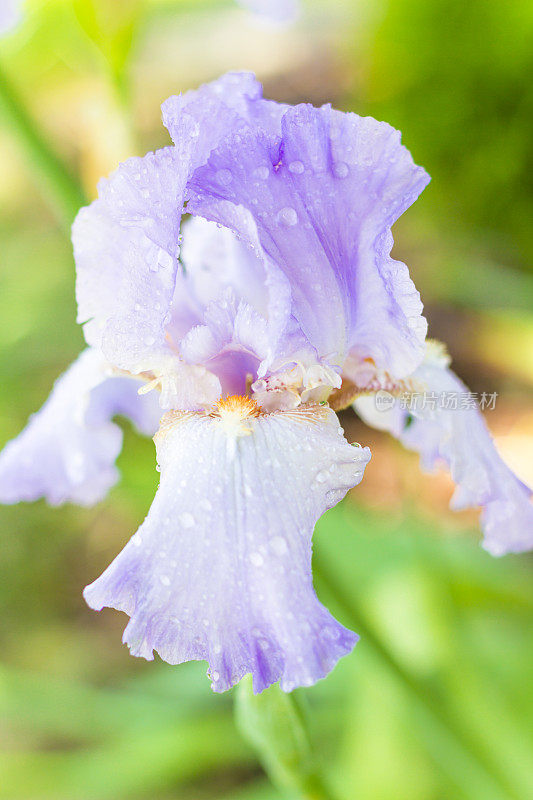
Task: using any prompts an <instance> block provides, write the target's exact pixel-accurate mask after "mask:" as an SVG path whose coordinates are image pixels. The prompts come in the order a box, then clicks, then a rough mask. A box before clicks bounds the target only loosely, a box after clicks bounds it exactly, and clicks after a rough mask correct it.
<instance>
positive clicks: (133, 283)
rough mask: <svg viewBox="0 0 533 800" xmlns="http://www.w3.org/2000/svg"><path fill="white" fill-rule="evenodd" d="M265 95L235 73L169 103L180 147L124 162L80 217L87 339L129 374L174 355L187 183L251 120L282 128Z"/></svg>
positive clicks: (81, 309)
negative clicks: (171, 333)
mask: <svg viewBox="0 0 533 800" xmlns="http://www.w3.org/2000/svg"><path fill="white" fill-rule="evenodd" d="M260 94H261V88H260V85H259V84H257V82H256V81H255V79H254V77H253V75H251V74H250V73H243V74H237V73H228V74H227V75H225V76H223V77H222V78H220V79H219V80H218V81H214V82H213V83H212V84H207V85H206V86H203V87H201V88H200V89H199V90H197V91H196V92H187V93H186V94H185V95H183V96H180V97H173V98H169V100H167V101H166V102H165V103H164V104H163V116H164V120H165V123H166V124H167V126H168V128H169V130H170V132H171V134H172V136H173V138H174V141H175V146H174V147H167V148H164V149H162V150H158V151H156V152H155V153H148V154H147V155H146V156H144V158H131V159H129V160H128V161H126V162H124V164H121V165H120V167H119V168H118V169H117V170H116V171H115V172H114V173H113V174H112V175H111V176H110V177H109V178H108V179H106V180H103V181H101V182H100V185H99V198H98V200H96V201H94V202H93V203H92V204H91V205H90V206H88V207H87V208H84V209H82V210H81V211H80V213H79V214H78V217H77V218H76V221H75V223H74V226H73V231H72V238H73V244H74V254H75V258H76V267H77V286H76V295H77V300H78V321H79V322H81V323H84V332H85V337H86V340H87V342H88V343H89V344H91V345H93V346H97V347H99V348H101V349H102V351H103V352H104V354H105V356H106V358H108V359H109V361H110V362H112V363H113V364H115V365H116V366H118V367H120V368H121V369H126V370H128V371H130V372H134V373H140V372H146V371H150V370H153V369H154V368H157V366H158V363H159V362H161V360H162V359H164V358H165V357H166V356H168V355H169V353H171V352H172V351H171V346H170V343H169V341H168V338H167V327H168V325H169V323H171V322H172V313H171V305H172V302H173V298H174V292H175V288H176V282H177V281H178V275H179V270H178V262H177V258H178V254H179V245H180V220H181V215H182V212H183V204H184V199H185V191H186V184H187V180H188V178H189V177H190V175H191V174H192V172H193V171H194V169H196V168H197V167H198V166H200V165H201V164H203V163H205V160H206V159H207V157H208V155H209V153H210V151H211V149H212V148H213V147H215V146H216V145H217V144H218V143H219V142H220V140H221V138H223V137H225V136H228V135H230V134H231V133H232V132H234V131H235V130H239V129H240V128H241V127H243V126H247V125H249V124H252V122H253V124H254V125H260V126H262V127H265V128H267V129H269V130H270V129H272V130H279V126H280V119H281V114H282V111H283V107H282V106H280V105H278V104H276V103H269V102H267V101H264V100H262V99H261V98H260ZM219 178H220V176H219ZM178 283H179V281H178ZM176 308H177V307H176V304H175V306H174V311H176Z"/></svg>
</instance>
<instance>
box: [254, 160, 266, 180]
mask: <svg viewBox="0 0 533 800" xmlns="http://www.w3.org/2000/svg"><path fill="white" fill-rule="evenodd" d="M252 174H253V176H254V178H259V179H260V180H262V181H266V179H267V178H268V176H269V175H270V170H269V168H268V167H266V166H265V165H264V164H263V165H262V166H260V167H256V168H255V169H254V171H253V173H252Z"/></svg>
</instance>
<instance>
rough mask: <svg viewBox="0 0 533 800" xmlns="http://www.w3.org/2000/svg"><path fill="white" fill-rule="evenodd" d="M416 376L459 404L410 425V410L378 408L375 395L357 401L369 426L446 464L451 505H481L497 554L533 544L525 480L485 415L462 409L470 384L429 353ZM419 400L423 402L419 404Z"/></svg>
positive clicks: (424, 412) (425, 462)
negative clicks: (516, 471)
mask: <svg viewBox="0 0 533 800" xmlns="http://www.w3.org/2000/svg"><path fill="white" fill-rule="evenodd" d="M412 377H413V379H414V380H415V381H416V382H417V383H418V384H419V385H420V386H421V387H423V388H424V389H425V390H426V391H427V392H428V393H434V395H436V396H437V398H438V401H439V402H440V401H441V400H442V399H443V398H444V399H445V397H446V395H447V394H448V395H450V394H451V395H455V396H456V397H458V401H457V403H458V407H457V408H453V407H452V408H439V407H437V408H435V409H433V408H431V407H429V406H428V407H426V408H425V409H424V408H417V409H416V410H415V411H414V412H413V416H412V417H411V419H410V423H409V425H407V426H406V421H407V417H408V412H407V410H402V409H401V408H400V406H399V405H398V402H396V404H395V405H394V406H393V407H392V408H390V409H388V410H387V411H381V410H377V409H376V404H375V400H374V397H361V398H359V399H358V400H356V401H355V403H354V407H355V410H356V411H357V412H358V414H359V415H360V416H361V417H362V418H363V419H364V420H365V421H366V422H368V424H369V425H373V426H374V427H378V428H380V429H382V430H388V431H389V432H390V433H392V434H393V435H394V436H397V437H398V438H399V440H400V441H401V442H402V444H404V445H405V446H406V447H408V448H409V449H410V450H415V451H416V452H418V453H420V458H421V463H422V467H423V468H424V469H425V470H428V471H430V470H434V469H435V468H437V467H438V466H439V465H440V464H443V463H444V464H445V465H446V466H447V467H448V468H449V470H450V473H451V477H452V479H453V481H454V483H455V484H456V489H455V493H454V495H453V498H452V501H451V507H452V508H454V509H455V510H460V509H463V508H468V507H476V506H481V507H482V513H481V527H482V530H483V534H484V540H483V547H484V548H485V549H486V550H488V551H489V552H490V553H492V554H493V555H504V554H505V553H520V552H523V551H525V550H530V549H532V548H533V505H532V503H531V494H532V493H531V489H530V488H529V487H528V486H526V485H525V484H523V483H522V481H520V480H519V479H518V478H517V477H516V476H515V475H514V474H513V472H512V471H511V470H510V469H509V467H507V465H506V464H505V463H504V461H503V460H502V459H501V457H500V456H499V454H498V451H497V450H496V447H495V445H494V442H493V441H492V437H491V435H490V433H489V431H488V429H487V427H486V425H485V422H484V420H483V417H482V415H481V414H480V412H479V411H478V410H477V409H476V408H472V407H466V408H461V406H460V400H461V397H464V396H467V395H468V389H467V387H466V386H465V385H464V383H462V381H460V380H459V378H458V377H457V376H456V375H455V374H454V373H453V372H452V371H451V370H450V369H449V368H448V366H447V361H446V360H442V359H440V360H439V359H435V358H431V357H429V358H426V361H425V362H424V363H423V364H422V365H421V366H420V367H419V368H418V369H417V370H416V371H415V372H414V374H413V376H412ZM419 405H420V404H419Z"/></svg>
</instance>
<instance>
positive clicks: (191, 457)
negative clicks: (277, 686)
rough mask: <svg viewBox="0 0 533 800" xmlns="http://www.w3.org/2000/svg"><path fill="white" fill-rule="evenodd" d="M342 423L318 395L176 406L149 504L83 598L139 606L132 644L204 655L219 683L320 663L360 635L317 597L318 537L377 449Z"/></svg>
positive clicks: (276, 675)
mask: <svg viewBox="0 0 533 800" xmlns="http://www.w3.org/2000/svg"><path fill="white" fill-rule="evenodd" d="M246 402H247V403H249V404H251V406H252V407H253V406H254V404H253V401H250V400H249V399H248V400H246ZM164 422H165V421H164ZM341 434H342V429H340V428H339V423H338V420H337V418H336V416H335V414H334V413H333V412H332V411H331V410H330V409H328V408H326V407H321V406H318V407H317V406H312V407H301V409H298V410H297V411H294V412H277V413H272V414H266V415H265V414H260V415H257V414H256V413H255V412H252V413H251V415H250V416H244V417H243V416H242V415H241V416H239V414H236V415H235V416H233V417H232V416H231V414H229V415H226V416H224V415H221V416H210V415H205V414H192V413H175V414H170V415H168V418H167V421H166V424H163V426H162V428H161V430H160V432H159V433H158V434H157V436H156V444H157V455H158V461H159V466H160V470H161V483H160V486H159V489H158V492H157V494H156V497H155V500H154V502H153V504H152V507H151V509H150V512H149V514H148V516H147V518H146V520H145V522H144V523H143V524H142V525H141V527H140V528H139V530H138V531H137V533H136V534H135V536H133V538H132V539H131V540H130V542H129V543H128V544H127V545H126V547H125V548H124V550H123V551H122V552H121V553H120V555H119V556H118V557H117V558H116V559H115V561H114V562H113V563H112V564H111V566H110V567H108V569H107V570H106V571H105V572H104V573H103V575H102V576H101V577H100V578H98V580H96V581H95V582H94V583H93V584H91V585H90V586H88V587H87V588H86V590H85V598H86V600H87V602H88V604H89V605H90V606H91V607H92V608H95V609H97V610H99V609H101V608H102V607H103V606H111V607H113V608H117V609H119V610H121V611H125V612H126V613H127V614H128V615H129V616H130V617H131V619H130V622H129V624H128V626H127V628H126V630H125V632H124V641H125V642H126V643H127V644H128V646H129V647H130V650H131V652H132V653H133V655H138V656H143V657H144V658H148V659H151V658H153V651H154V650H156V651H157V652H158V653H159V655H160V656H161V657H162V658H163V659H164V660H165V661H168V662H169V663H171V664H177V663H181V662H183V661H187V660H191V659H206V660H207V661H208V662H209V674H210V676H211V679H212V687H213V689H214V690H215V691H224V690H225V689H228V688H229V687H230V686H232V685H233V684H235V683H236V682H237V681H238V680H239V679H240V678H241V677H242V676H243V675H244V674H245V673H247V672H251V673H252V675H253V681H254V689H255V691H256V692H259V691H261V690H262V689H264V688H265V687H266V686H268V685H269V684H271V683H273V682H275V681H277V680H281V686H282V688H283V689H284V690H286V691H290V690H292V689H293V688H295V687H296V686H301V685H309V684H311V683H314V682H315V681H316V680H318V679H319V678H322V677H324V675H326V674H327V673H328V672H329V671H330V670H331V669H332V668H333V666H334V665H335V663H336V662H337V660H338V659H339V658H340V657H341V656H342V655H345V654H346V653H348V652H349V651H350V650H351V649H352V647H353V646H354V644H355V642H356V638H357V637H356V636H355V635H354V634H353V633H351V632H350V631H348V630H346V629H345V628H343V627H342V626H341V625H340V624H339V623H338V622H336V621H335V620H334V619H333V617H332V616H331V615H330V614H329V612H328V611H327V609H326V608H325V607H324V606H323V605H322V604H321V603H320V602H319V601H318V599H317V597H316V594H315V592H314V589H313V583H312V574H311V537H312V533H313V528H314V525H315V522H316V521H317V520H318V518H319V517H320V516H321V514H322V513H323V512H324V511H325V510H326V509H327V508H330V507H331V506H333V505H335V504H336V503H337V502H338V501H339V500H340V499H341V498H342V497H343V496H344V495H345V494H346V492H347V490H348V489H349V488H350V487H352V486H355V485H356V484H357V483H359V481H360V480H361V478H362V475H363V471H364V468H365V465H366V463H367V462H368V460H369V458H370V453H369V451H368V449H367V448H361V447H351V446H350V445H348V444H347V442H346V440H345V439H344V438H343V436H342V435H341Z"/></svg>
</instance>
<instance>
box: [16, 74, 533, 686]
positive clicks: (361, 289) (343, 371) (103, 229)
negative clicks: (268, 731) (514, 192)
mask: <svg viewBox="0 0 533 800" xmlns="http://www.w3.org/2000/svg"><path fill="white" fill-rule="evenodd" d="M163 120H164V122H165V125H166V127H167V128H168V130H169V132H170V134H171V137H172V139H173V142H174V145H173V146H169V147H166V148H164V149H162V150H159V151H156V152H155V153H149V154H148V155H146V156H145V157H144V158H132V159H129V160H128V161H126V162H125V163H124V164H122V165H121V166H120V167H119V168H118V170H117V171H116V172H115V173H113V174H112V175H111V176H110V177H109V178H108V179H106V180H103V181H102V182H101V184H100V186H99V197H98V199H97V200H95V201H94V202H93V203H92V204H91V205H90V206H89V207H88V208H84V209H82V210H81V211H80V213H79V215H78V218H77V219H76V222H75V224H74V227H73V242H74V252H75V258H76V267H77V287H76V292H77V300H78V309H79V314H78V321H79V322H80V323H82V324H83V326H84V333H85V338H86V340H87V344H88V349H87V350H86V351H85V353H83V354H82V355H81V356H80V358H79V359H78V360H77V361H76V363H75V364H74V365H73V366H72V367H71V368H70V370H69V371H68V372H67V373H66V374H65V375H64V376H63V377H62V378H61V379H60V380H59V381H58V383H57V385H56V387H55V388H54V391H53V393H52V395H51V397H50V399H49V401H48V402H47V404H46V405H45V406H44V408H43V409H42V411H41V412H39V414H37V415H35V416H34V417H33V418H32V420H31V421H30V423H29V425H28V427H27V428H26V430H25V431H24V432H23V433H22V434H21V435H20V436H19V437H18V438H17V439H15V440H14V441H13V442H11V443H9V444H8V445H7V447H6V448H5V450H4V451H3V453H2V455H1V456H0V499H2V500H3V501H4V502H17V501H18V500H22V499H24V500H31V499H35V498H36V497H39V496H45V497H46V498H47V499H48V500H49V501H50V502H52V503H61V502H64V501H66V500H70V501H73V502H79V503H91V502H96V501H97V500H98V499H100V498H101V497H102V496H103V494H104V493H105V491H106V490H107V489H108V488H109V486H110V485H112V483H113V482H114V481H115V480H116V477H117V475H116V470H115V467H114V460H115V458H116V456H117V453H118V451H119V449H120V444H121V439H120V430H119V429H118V428H117V426H116V425H115V424H114V423H113V422H112V417H113V416H114V415H115V414H117V413H120V414H125V415H127V416H130V417H131V418H132V419H133V421H134V422H135V424H136V425H137V427H138V428H139V429H140V430H141V431H143V432H146V433H153V432H154V431H155V430H156V428H157V427H158V422H159V430H158V432H157V433H156V435H155V437H154V438H155V443H156V449H157V460H158V465H159V469H160V472H161V481H160V485H159V488H158V491H157V494H156V497H155V499H154V502H153V505H152V507H151V509H150V512H149V514H148V516H147V518H146V520H145V521H144V523H143V524H142V525H141V527H140V528H139V530H138V531H137V533H136V534H135V535H134V536H133V537H132V539H131V540H130V542H129V543H128V544H127V545H126V547H125V548H124V550H123V551H122V552H121V553H120V554H119V555H118V556H117V558H116V559H115V560H114V561H113V563H112V564H111V565H110V566H109V567H108V569H107V570H106V571H105V572H104V573H103V575H102V576H101V577H100V578H98V579H97V580H96V581H95V582H94V583H92V584H91V585H90V586H88V587H87V588H86V590H85V598H86V600H87V602H88V603H89V605H90V606H91V607H93V608H96V609H101V608H102V607H103V606H111V607H113V608H117V609H120V610H122V611H125V612H126V613H127V614H128V615H129V617H130V621H129V623H128V625H127V627H126V630H125V633H124V641H125V642H126V643H127V644H128V646H129V648H130V650H131V652H132V653H133V654H134V655H139V656H143V657H145V658H148V659H151V658H153V651H154V650H156V651H157V652H158V653H159V654H160V655H161V657H162V658H164V659H165V660H166V661H168V662H169V663H172V664H177V663H181V662H183V661H186V660H190V659H206V660H207V661H208V662H209V675H210V677H211V681H212V686H213V688H214V689H215V690H216V691H224V690H225V689H228V688H229V687H230V686H232V685H234V684H235V683H236V682H237V681H238V680H240V678H241V677H242V676H243V675H244V674H245V673H247V672H251V673H252V675H253V681H254V689H255V691H261V690H262V689H263V688H265V687H266V686H268V685H270V684H271V683H273V682H275V681H278V680H279V681H280V683H281V686H282V688H283V689H285V690H287V691H289V690H291V689H293V688H295V687H296V686H302V685H310V684H312V683H314V682H315V681H316V680H318V679H319V678H321V677H323V676H325V675H326V674H327V673H328V672H329V671H330V670H331V669H332V668H333V666H334V665H335V663H336V662H337V660H338V659H339V658H340V657H341V656H342V655H344V654H346V653H348V652H349V651H350V650H351V649H352V647H353V645H354V644H355V641H356V639H357V637H356V635H355V634H353V633H351V632H350V631H348V630H346V629H345V628H343V627H342V626H341V625H340V624H339V623H338V622H336V621H335V620H334V619H333V617H332V616H331V615H330V614H329V612H328V611H327V609H326V608H324V606H322V605H321V603H320V602H319V601H318V599H317V597H316V595H315V592H314V589H313V584H312V574H311V539H312V533H313V528H314V525H315V523H316V521H317V520H318V518H319V517H320V516H321V515H322V513H323V512H324V511H325V510H326V509H327V508H330V507H332V506H333V505H335V504H336V503H337V502H339V500H341V499H342V497H344V495H345V494H346V492H347V491H348V489H350V488H351V487H353V486H355V485H357V484H358V483H359V482H360V481H361V479H362V477H363V472H364V469H365V466H366V464H367V463H368V461H369V459H370V453H369V450H368V448H364V447H361V446H359V445H356V446H351V445H349V444H348V442H347V441H346V439H345V438H344V436H343V430H342V428H341V427H340V426H339V422H338V419H337V417H336V415H335V413H334V410H333V409H336V410H337V409H340V408H343V407H347V406H348V405H351V404H352V403H354V402H355V404H356V407H357V409H358V410H359V411H360V413H361V414H362V415H363V416H366V417H368V418H369V421H370V422H371V423H372V424H378V425H380V426H381V427H386V428H388V429H389V430H391V431H392V432H393V433H395V434H396V435H398V436H400V438H401V439H402V441H404V442H405V444H406V445H407V446H410V447H414V448H415V449H418V450H420V452H422V454H423V455H424V457H425V460H426V462H427V463H431V464H433V463H434V462H436V461H438V460H442V459H443V460H445V461H446V462H447V463H448V465H449V466H450V469H451V471H452V475H453V477H454V479H455V480H456V482H457V484H458V490H457V502H458V505H461V506H464V505H468V504H475V505H482V506H484V512H483V517H482V520H483V526H484V530H485V537H486V541H485V546H486V547H487V548H488V549H490V550H491V551H492V552H495V553H503V552H507V551H516V550H524V549H527V548H528V547H531V546H532V545H533V541H532V529H533V525H532V518H533V512H532V506H531V504H530V502H529V495H530V492H529V490H528V489H526V487H524V486H523V485H522V484H521V483H520V482H519V481H518V480H517V479H516V478H515V477H514V476H513V475H512V474H511V473H510V471H509V470H508V469H507V467H505V465H504V464H503V462H501V460H500V459H499V457H498V456H497V454H496V452H495V450H494V447H493V445H492V442H491V439H490V436H489V434H488V432H487V431H486V429H485V428H484V425H483V422H482V419H481V417H480V416H479V415H478V414H477V412H475V411H474V412H469V413H468V418H466V417H464V415H461V414H457V415H456V416H451V412H450V413H448V414H446V413H435V414H431V415H420V416H419V417H417V418H416V421H415V423H414V424H413V425H411V426H409V428H407V427H406V421H407V415H406V414H403V415H398V413H396V411H395V412H394V413H392V414H385V415H384V416H382V417H381V418H380V419H379V420H377V419H375V414H373V413H372V407H369V406H368V403H369V402H372V400H373V395H374V394H375V393H376V392H377V391H378V390H380V389H386V390H387V391H389V392H391V393H392V394H393V395H394V394H395V393H398V392H399V391H400V390H402V389H404V388H405V387H406V386H408V385H410V383H411V382H413V381H417V382H418V384H423V385H424V386H425V387H426V388H427V389H428V390H435V391H441V390H442V388H443V387H446V386H448V385H451V384H453V385H454V386H455V385H456V384H457V383H458V379H457V378H455V376H453V374H452V373H451V372H450V371H449V369H448V365H447V362H446V361H445V360H443V358H441V359H440V360H439V359H438V358H437V359H435V358H432V356H431V352H432V351H431V348H429V349H428V345H427V343H426V328H427V326H426V321H425V319H424V318H423V316H422V304H421V302H420V297H419V295H418V292H417V291H416V289H415V287H414V285H413V283H412V281H411V279H410V277H409V273H408V270H407V267H406V266H405V264H402V263H401V262H398V261H395V260H394V259H392V258H391V256H390V251H391V247H392V236H391V232H390V228H391V226H392V224H393V223H394V222H395V220H396V219H397V218H398V217H399V216H400V215H401V214H402V213H403V212H404V211H405V210H406V209H407V208H408V207H409V206H410V205H411V203H412V202H414V200H415V199H416V197H417V196H418V195H419V194H420V192H421V191H422V189H423V188H424V186H425V185H426V184H427V182H428V176H427V174H426V173H425V172H424V170H423V169H421V168H420V167H417V166H416V165H415V164H414V163H413V161H412V159H411V156H410V154H409V152H408V151H407V150H406V149H405V147H403V146H402V145H401V143H400V136H399V133H398V132H397V131H395V130H394V129H393V128H391V127H390V126H389V125H387V124H385V123H381V122H376V121H375V120H374V119H371V118H361V117H358V116H357V115H355V114H344V113H341V112H339V111H335V110H332V109H331V108H330V107H329V106H324V107H322V108H319V109H317V108H313V107H312V106H309V105H300V106H296V107H290V106H285V105H282V104H278V103H274V102H271V101H267V100H264V99H263V98H262V95H261V87H260V86H259V84H258V83H257V82H256V81H255V79H254V77H253V76H252V75H250V74H247V73H244V74H233V73H230V74H228V75H225V76H223V77H222V78H220V79H219V80H217V81H214V82H213V83H211V84H208V85H206V86H203V87H201V88H200V89H199V90H198V91H196V92H188V93H186V94H184V95H181V96H179V97H171V98H169V99H168V100H167V101H166V102H165V103H164V104H163ZM185 204H186V206H185ZM185 208H186V211H187V213H188V214H189V215H192V216H191V218H190V219H188V220H187V221H186V222H184V224H183V231H182V233H181V232H180V225H181V218H182V215H183V213H184V209H185ZM182 236H183V241H182ZM428 353H429V355H428ZM163 412H166V413H164V415H163ZM162 415H163V416H162ZM161 416H162V419H161V420H160V421H159V418H160V417H161ZM465 426H467V427H468V429H469V431H471V432H472V437H473V441H474V442H475V446H474V447H471V448H468V449H467V448H465V444H464V435H463V432H464V428H465Z"/></svg>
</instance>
